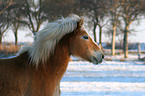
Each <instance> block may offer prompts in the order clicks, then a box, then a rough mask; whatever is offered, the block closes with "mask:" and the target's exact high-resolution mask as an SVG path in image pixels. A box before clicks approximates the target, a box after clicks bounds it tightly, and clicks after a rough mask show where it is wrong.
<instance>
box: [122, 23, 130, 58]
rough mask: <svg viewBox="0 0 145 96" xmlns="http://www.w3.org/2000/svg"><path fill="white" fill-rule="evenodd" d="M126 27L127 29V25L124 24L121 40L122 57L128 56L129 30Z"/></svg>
mask: <svg viewBox="0 0 145 96" xmlns="http://www.w3.org/2000/svg"><path fill="white" fill-rule="evenodd" d="M128 29H129V25H127V26H125V30H124V41H123V42H124V43H123V49H124V58H128V32H129V30H128Z"/></svg>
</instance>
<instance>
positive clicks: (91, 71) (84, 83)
mask: <svg viewBox="0 0 145 96" xmlns="http://www.w3.org/2000/svg"><path fill="white" fill-rule="evenodd" d="M60 85H61V96H145V62H144V61H122V62H121V61H104V62H103V63H102V64H100V65H93V64H92V63H89V62H86V61H71V62H70V63H69V66H68V69H67V72H66V73H65V75H64V77H63V78H62V81H61V84H60Z"/></svg>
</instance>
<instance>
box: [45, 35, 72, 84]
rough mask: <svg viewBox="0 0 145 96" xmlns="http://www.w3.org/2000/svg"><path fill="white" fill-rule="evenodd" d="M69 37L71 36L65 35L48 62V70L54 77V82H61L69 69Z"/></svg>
mask: <svg viewBox="0 0 145 96" xmlns="http://www.w3.org/2000/svg"><path fill="white" fill-rule="evenodd" d="M69 37H70V35H65V36H64V37H63V38H62V39H61V40H60V41H59V42H58V44H57V45H56V48H55V50H54V53H53V55H50V57H49V59H48V60H47V63H46V64H44V66H45V65H46V68H45V69H46V70H47V71H49V72H50V74H51V75H52V76H53V80H54V79H57V81H58V82H59V81H60V80H61V78H62V76H63V74H64V73H65V71H66V69H67V65H68V62H69V59H70V52H69V51H70V50H69V47H70V45H69V41H70V40H69Z"/></svg>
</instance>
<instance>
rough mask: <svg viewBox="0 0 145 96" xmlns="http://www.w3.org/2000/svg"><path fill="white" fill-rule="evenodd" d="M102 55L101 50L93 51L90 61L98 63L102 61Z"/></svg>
mask: <svg viewBox="0 0 145 96" xmlns="http://www.w3.org/2000/svg"><path fill="white" fill-rule="evenodd" d="M104 57H105V56H104V54H103V53H102V52H101V51H94V52H93V56H91V62H92V63H93V64H96V65H98V64H99V63H102V61H103V59H104Z"/></svg>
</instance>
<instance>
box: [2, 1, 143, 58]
mask: <svg viewBox="0 0 145 96" xmlns="http://www.w3.org/2000/svg"><path fill="white" fill-rule="evenodd" d="M144 6H145V0H0V44H1V43H2V37H3V34H4V33H5V32H6V31H7V30H8V29H11V30H12V31H13V33H14V36H15V44H16V45H17V42H18V37H17V34H18V30H21V28H23V27H26V28H28V29H29V30H30V31H31V32H32V33H33V35H35V34H36V32H38V31H39V30H40V27H41V26H42V25H43V24H44V23H46V22H50V21H53V20H55V19H57V18H59V17H60V16H64V17H65V16H68V15H69V14H72V13H75V14H78V15H80V16H86V17H87V18H89V20H88V22H87V23H88V26H90V27H91V28H92V32H93V36H94V41H95V42H97V36H96V29H99V45H100V47H101V48H102V33H103V31H102V29H103V28H104V27H106V28H107V31H106V32H105V34H108V35H109V36H111V37H112V40H111V42H112V51H111V52H112V55H115V37H116V36H118V35H119V34H123V50H124V56H125V58H127V57H128V35H129V34H130V33H131V32H132V30H131V29H130V26H131V24H132V22H134V21H139V20H140V19H142V18H144V14H145V7H144Z"/></svg>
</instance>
